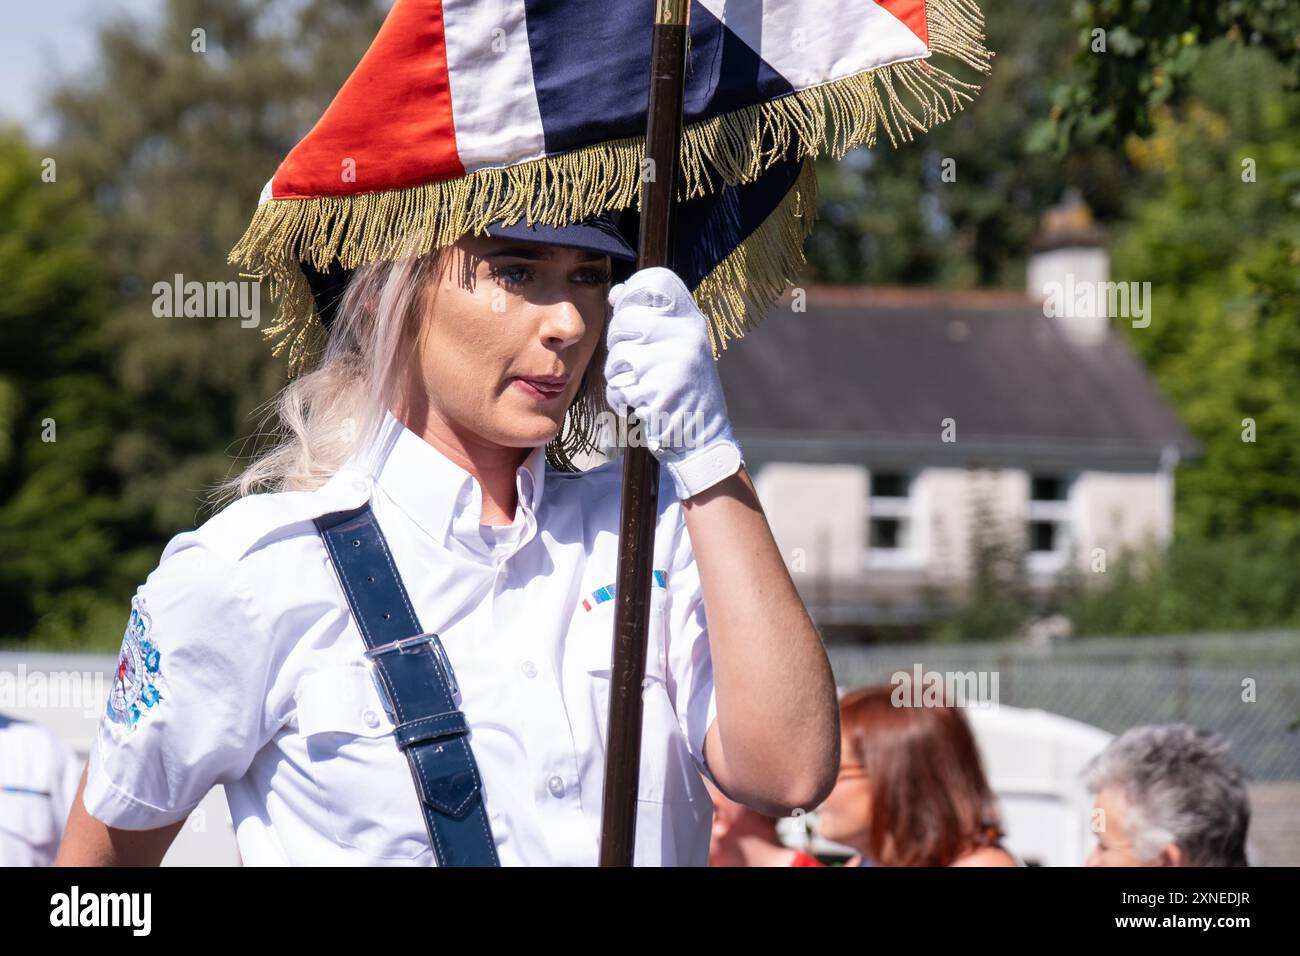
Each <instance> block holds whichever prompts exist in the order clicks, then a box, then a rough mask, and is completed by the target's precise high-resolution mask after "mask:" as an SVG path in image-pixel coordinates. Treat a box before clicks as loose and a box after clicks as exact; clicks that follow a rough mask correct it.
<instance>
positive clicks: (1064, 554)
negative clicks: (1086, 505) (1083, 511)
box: [1025, 471, 1079, 574]
mask: <svg viewBox="0 0 1300 956" xmlns="http://www.w3.org/2000/svg"><path fill="white" fill-rule="evenodd" d="M1027 474H1028V476H1029V482H1028V493H1027V495H1026V501H1025V565H1026V570H1027V571H1029V573H1031V574H1056V573H1059V572H1060V571H1063V570H1065V566H1066V563H1067V561H1068V560H1069V556H1070V546H1071V544H1072V543H1073V541H1074V539H1075V535H1076V533H1077V521H1076V520H1075V515H1076V511H1077V509H1076V507H1075V506H1076V503H1077V500H1078V495H1077V489H1078V487H1079V476H1078V474H1077V473H1076V472H1073V471H1057V472H1049V471H1040V472H1035V471H1029V472H1027ZM1036 477H1039V478H1058V479H1060V480H1061V481H1062V482H1064V484H1065V497H1064V498H1062V499H1061V500H1059V501H1035V500H1034V497H1033V494H1034V478H1036ZM1034 521H1050V522H1051V523H1052V524H1054V525H1056V526H1057V533H1056V540H1055V541H1054V542H1053V544H1054V547H1053V548H1052V550H1051V551H1031V550H1029V549H1030V547H1031V546H1032V543H1033V542H1032V540H1031V538H1030V535H1029V525H1030V523H1031V522H1034Z"/></svg>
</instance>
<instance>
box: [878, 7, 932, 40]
mask: <svg viewBox="0 0 1300 956" xmlns="http://www.w3.org/2000/svg"><path fill="white" fill-rule="evenodd" d="M876 3H878V4H879V5H880V6H882V7H884V8H885V10H886V11H888V12H889V13H890V14H892V15H893V17H894V19H896V20H898V21H899V22H900V23H902V24H903V26H905V27H907V28H908V29H909V30H911V31H912V32H913V33H915V34H916V36H917V39H919V40H920V41H921V42H922V43H924V44H925V46H926V49H929V48H930V27H929V24H927V23H926V21H925V0H876Z"/></svg>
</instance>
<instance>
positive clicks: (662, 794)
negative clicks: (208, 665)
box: [571, 588, 698, 803]
mask: <svg viewBox="0 0 1300 956" xmlns="http://www.w3.org/2000/svg"><path fill="white" fill-rule="evenodd" d="M577 613H578V620H577V622H576V624H575V627H574V629H573V631H572V635H571V639H572V640H573V641H575V643H576V645H577V646H576V651H577V657H578V660H579V662H580V665H581V668H582V672H583V675H584V678H585V680H586V689H587V700H586V701H585V703H586V705H587V706H588V707H590V714H591V720H592V724H593V725H594V726H595V727H596V731H597V735H598V739H599V745H600V759H601V761H602V762H603V761H604V758H605V753H606V746H607V741H608V739H609V734H608V723H609V686H610V669H611V666H610V665H611V657H612V655H613V647H614V643H613V642H614V601H613V600H608V601H604V602H602V603H601V604H599V605H596V606H595V607H593V608H592V609H591V610H590V611H584V610H582V608H581V606H579V610H578V612H577ZM647 644H648V646H647V648H646V670H645V680H644V681H643V682H642V691H641V701H642V716H641V773H640V778H639V781H638V790H637V798H638V799H639V800H641V801H645V802H648V803H675V802H679V801H689V800H691V799H693V794H694V792H695V790H696V789H697V788H698V781H697V780H693V779H692V778H693V777H694V776H695V773H696V772H695V768H694V763H693V761H692V759H691V756H690V750H689V749H688V747H687V745H686V738H685V736H684V735H683V734H682V730H681V725H680V724H679V723H678V720H677V713H676V710H675V708H674V705H673V700H674V697H675V693H676V687H675V686H674V684H673V679H672V672H671V669H670V668H669V667H668V654H667V648H668V602H667V594H666V593H665V592H664V591H663V590H662V589H661V588H654V589H652V590H651V593H650V620H649V634H648V641H647Z"/></svg>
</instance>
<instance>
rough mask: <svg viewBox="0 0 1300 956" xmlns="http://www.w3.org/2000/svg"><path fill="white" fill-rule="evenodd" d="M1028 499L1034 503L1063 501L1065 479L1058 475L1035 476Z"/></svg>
mask: <svg viewBox="0 0 1300 956" xmlns="http://www.w3.org/2000/svg"><path fill="white" fill-rule="evenodd" d="M1029 497H1030V498H1031V499H1032V500H1034V501H1064V500H1065V479H1064V478H1061V477H1060V476H1059V475H1035V476H1034V477H1033V481H1032V482H1031V488H1030V492H1029Z"/></svg>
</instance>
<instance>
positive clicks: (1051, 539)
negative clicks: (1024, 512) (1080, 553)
mask: <svg viewBox="0 0 1300 956" xmlns="http://www.w3.org/2000/svg"><path fill="white" fill-rule="evenodd" d="M1055 545H1056V523H1055V522H1053V521H1031V522H1029V550H1030V551H1055V550H1056V548H1055Z"/></svg>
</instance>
